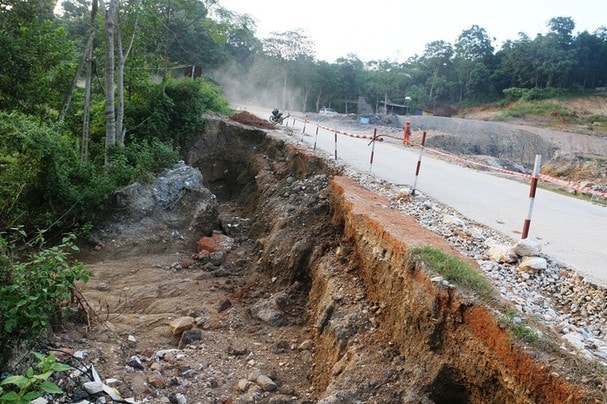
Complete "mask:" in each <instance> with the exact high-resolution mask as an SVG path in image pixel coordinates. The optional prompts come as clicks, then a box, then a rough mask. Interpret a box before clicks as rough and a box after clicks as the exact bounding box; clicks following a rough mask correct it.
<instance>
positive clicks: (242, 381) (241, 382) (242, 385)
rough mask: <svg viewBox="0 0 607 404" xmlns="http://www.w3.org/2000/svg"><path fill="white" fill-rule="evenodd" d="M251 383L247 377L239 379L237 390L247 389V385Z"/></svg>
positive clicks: (243, 390)
mask: <svg viewBox="0 0 607 404" xmlns="http://www.w3.org/2000/svg"><path fill="white" fill-rule="evenodd" d="M250 385H251V382H250V381H248V380H247V379H240V380H239V381H238V390H239V391H242V392H245V391H247V390H248V389H249V386H250Z"/></svg>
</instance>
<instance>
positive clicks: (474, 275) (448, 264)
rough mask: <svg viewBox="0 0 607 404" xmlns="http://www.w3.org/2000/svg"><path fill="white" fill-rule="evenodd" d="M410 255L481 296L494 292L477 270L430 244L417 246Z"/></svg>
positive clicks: (493, 293) (487, 296)
mask: <svg viewBox="0 0 607 404" xmlns="http://www.w3.org/2000/svg"><path fill="white" fill-rule="evenodd" d="M411 257H412V259H413V261H418V260H419V261H422V262H425V263H426V264H427V265H428V267H429V268H430V269H431V270H433V271H436V272H437V273H438V274H440V275H441V276H443V277H444V278H445V279H446V280H448V281H450V282H455V283H456V284H458V285H461V286H463V287H466V288H469V289H471V290H473V291H474V292H476V293H477V294H478V295H479V296H481V297H485V298H489V297H493V296H495V294H496V291H495V289H494V287H493V285H492V284H491V282H490V281H489V280H488V279H487V278H486V277H484V276H483V275H482V274H481V273H480V272H479V271H477V270H475V269H474V268H472V266H470V264H467V263H465V262H463V261H461V260H459V259H457V258H455V257H454V256H452V255H449V254H446V253H444V252H442V251H441V250H439V249H436V248H434V247H430V246H423V247H417V248H414V249H413V250H412V251H411Z"/></svg>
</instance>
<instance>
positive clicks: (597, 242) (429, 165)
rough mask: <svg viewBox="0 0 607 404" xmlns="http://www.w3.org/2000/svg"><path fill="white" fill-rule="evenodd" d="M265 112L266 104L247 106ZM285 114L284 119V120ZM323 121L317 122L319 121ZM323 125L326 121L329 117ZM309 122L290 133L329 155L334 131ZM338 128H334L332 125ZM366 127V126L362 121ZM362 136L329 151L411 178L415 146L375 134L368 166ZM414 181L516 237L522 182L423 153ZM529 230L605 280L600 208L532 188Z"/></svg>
mask: <svg viewBox="0 0 607 404" xmlns="http://www.w3.org/2000/svg"><path fill="white" fill-rule="evenodd" d="M249 112H251V113H253V114H255V115H257V116H259V117H260V118H262V119H267V116H266V115H269V113H268V111H266V110H265V109H264V110H259V109H254V108H253V109H249ZM292 123H293V121H292V120H289V125H292ZM320 124H321V125H326V124H325V123H320ZM330 125H333V124H332V123H331V124H330ZM316 126H317V124H316V123H314V122H309V123H308V124H307V126H306V134H305V135H304V134H302V133H301V129H302V128H303V123H302V122H296V124H295V133H294V136H301V140H302V142H303V143H304V144H305V145H307V146H309V147H313V145H314V143H315V142H316V147H317V149H319V150H323V151H325V152H326V153H327V157H328V158H334V156H335V148H336V147H335V136H334V133H333V132H331V131H328V130H324V129H319V132H318V136H315V131H316ZM337 129H338V130H339V128H337ZM369 134H372V129H370V131H369ZM368 144H369V139H357V138H353V137H350V136H346V135H338V140H337V159H338V162H340V163H341V164H346V165H349V166H351V167H353V168H355V169H357V170H359V171H362V172H367V173H368V172H370V170H371V173H372V174H373V175H374V176H376V177H378V178H381V179H384V180H386V181H388V182H390V183H393V184H400V185H404V186H409V187H410V186H412V185H413V184H414V182H415V171H416V166H417V161H418V158H419V154H420V153H419V150H420V149H419V148H417V147H410V148H408V147H404V146H403V145H401V144H399V143H395V142H376V144H375V150H374V159H373V166H372V167H371V166H370V156H371V146H369V145H368ZM416 189H417V190H419V192H421V193H423V194H426V195H428V196H429V197H431V198H432V199H435V200H437V201H440V202H441V203H443V204H446V205H448V206H450V207H452V208H454V209H455V210H457V211H458V212H460V213H461V214H462V215H463V216H465V217H467V218H468V219H470V220H471V221H474V222H477V223H480V224H483V225H485V226H487V227H489V228H492V229H494V230H497V231H499V232H500V233H502V234H504V235H506V236H508V237H511V238H512V239H513V240H516V239H518V238H520V237H521V232H522V230H523V225H524V222H525V219H526V218H527V215H528V212H529V206H530V199H529V184H528V183H525V182H521V181H520V180H516V179H510V178H503V177H501V176H496V175H492V174H489V173H487V172H482V171H478V170H474V169H471V168H466V167H462V166H459V165H455V164H451V163H449V162H446V161H444V160H440V159H437V158H434V157H433V156H432V155H430V154H429V153H424V155H423V158H422V162H421V169H420V171H419V176H418V179H417V184H416ZM529 237H535V238H537V239H538V240H540V241H541V243H542V252H543V253H545V254H546V255H548V256H550V257H552V258H553V259H556V260H557V261H559V262H560V263H562V264H564V265H566V266H569V267H570V268H572V269H574V270H575V271H576V272H577V273H579V274H580V275H582V276H584V277H585V278H586V279H587V280H589V281H590V282H593V283H595V284H598V285H601V286H603V287H607V208H606V207H603V206H599V205H595V204H592V203H590V202H587V201H582V200H579V199H576V198H572V197H569V196H566V195H560V194H557V193H554V192H550V191H547V190H544V189H541V188H539V189H538V190H537V193H536V197H535V200H534V207H533V211H532V217H531V226H530V230H529Z"/></svg>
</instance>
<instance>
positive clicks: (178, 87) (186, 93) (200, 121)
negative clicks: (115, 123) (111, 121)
mask: <svg viewBox="0 0 607 404" xmlns="http://www.w3.org/2000/svg"><path fill="white" fill-rule="evenodd" d="M207 112H214V113H217V114H228V113H230V108H229V104H228V102H227V100H226V99H225V98H224V97H223V96H222V94H221V92H220V89H219V87H217V86H215V85H213V84H212V83H209V82H207V81H205V80H203V79H189V78H186V79H182V80H169V81H168V82H167V83H166V87H165V89H164V92H163V90H162V85H161V84H149V85H148V86H147V87H143V88H141V89H140V92H139V93H137V94H134V95H133V98H132V99H131V101H130V102H128V103H127V105H126V116H127V128H132V129H131V131H130V132H129V136H131V139H134V140H137V141H141V140H152V139H156V140H159V141H161V142H163V143H170V144H172V145H173V146H174V147H176V148H179V149H181V150H185V149H187V148H188V146H189V145H190V144H191V141H192V139H193V138H194V137H195V136H196V135H198V134H199V133H200V131H201V130H202V129H203V126H204V114H205V113H207Z"/></svg>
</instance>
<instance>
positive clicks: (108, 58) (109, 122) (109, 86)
mask: <svg viewBox="0 0 607 404" xmlns="http://www.w3.org/2000/svg"><path fill="white" fill-rule="evenodd" d="M117 12H118V0H110V4H109V8H108V9H107V10H106V12H105V166H106V167H108V166H109V163H110V162H109V151H110V149H112V148H113V147H114V146H115V145H116V113H115V111H114V104H115V102H114V40H115V31H116V16H117Z"/></svg>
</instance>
